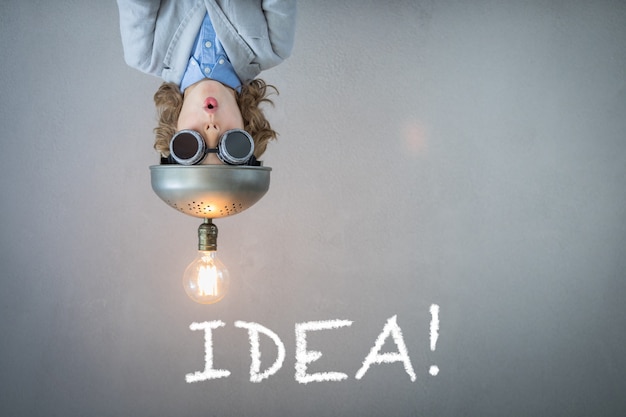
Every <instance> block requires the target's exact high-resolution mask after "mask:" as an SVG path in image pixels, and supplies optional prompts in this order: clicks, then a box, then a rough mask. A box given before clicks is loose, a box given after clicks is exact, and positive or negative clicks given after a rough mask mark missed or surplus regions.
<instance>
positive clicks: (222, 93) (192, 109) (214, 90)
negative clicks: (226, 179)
mask: <svg viewBox="0 0 626 417" xmlns="http://www.w3.org/2000/svg"><path fill="white" fill-rule="evenodd" d="M235 94H236V93H235V90H233V89H231V88H229V87H226V86H225V85H224V84H222V83H220V82H218V81H215V80H210V79H204V80H202V81H198V82H197V83H195V84H193V85H191V86H189V87H187V89H185V94H184V100H183V107H182V109H181V111H180V115H179V116H178V123H177V125H176V130H177V131H178V130H183V129H191V130H195V131H197V132H199V133H200V134H201V135H202V136H203V137H204V141H205V142H206V144H207V147H208V148H216V147H217V142H218V140H219V138H220V136H221V135H222V134H223V133H224V132H226V131H227V130H231V129H243V118H242V117H241V111H240V110H239V106H238V105H237V100H236V98H235ZM202 164H204V165H206V164H222V161H220V159H219V158H218V157H217V155H216V154H214V153H209V154H208V155H207V157H206V158H204V160H203V161H202Z"/></svg>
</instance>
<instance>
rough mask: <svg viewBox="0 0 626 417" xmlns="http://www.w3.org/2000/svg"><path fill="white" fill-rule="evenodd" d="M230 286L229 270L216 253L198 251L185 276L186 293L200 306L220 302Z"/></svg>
mask: <svg viewBox="0 0 626 417" xmlns="http://www.w3.org/2000/svg"><path fill="white" fill-rule="evenodd" d="M229 284H230V279H229V273H228V270H227V269H226V267H225V266H224V264H223V263H222V262H221V261H220V260H219V259H218V258H217V255H216V251H203V250H201V251H198V256H197V257H196V259H194V260H193V262H192V263H190V264H189V266H188V267H187V269H186V270H185V274H184V275H183V286H184V287H185V292H186V293H187V295H188V296H189V298H191V299H192V300H193V301H195V302H197V303H200V304H213V303H217V302H218V301H220V300H221V299H222V298H224V296H225V295H226V293H227V292H228V286H229Z"/></svg>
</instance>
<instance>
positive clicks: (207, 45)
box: [204, 41, 213, 48]
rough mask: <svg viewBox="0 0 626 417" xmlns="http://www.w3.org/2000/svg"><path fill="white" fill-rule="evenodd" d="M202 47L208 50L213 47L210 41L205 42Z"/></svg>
mask: <svg viewBox="0 0 626 417" xmlns="http://www.w3.org/2000/svg"><path fill="white" fill-rule="evenodd" d="M204 46H205V47H207V48H210V47H211V46H213V44H212V43H211V42H210V41H206V42H205V43H204Z"/></svg>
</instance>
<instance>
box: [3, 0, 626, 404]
mask: <svg viewBox="0 0 626 417" xmlns="http://www.w3.org/2000/svg"><path fill="white" fill-rule="evenodd" d="M117 19H118V14H117V8H116V5H115V2H113V1H108V2H104V1H96V0H91V1H87V2H85V1H63V2H61V1H17V0H15V1H2V2H0V50H2V59H1V60H0V93H1V97H2V100H0V126H1V127H2V131H1V133H0V135H1V138H2V139H1V144H2V151H1V152H0V191H1V194H2V198H1V199H0V213H1V215H0V266H1V268H0V284H1V287H0V414H2V415H7V416H87V415H93V416H199V415H203V416H207V415H216V416H460V415H467V416H529V415H533V416H538V415H546V416H548V415H549V416H590V415H595V416H623V415H625V414H626V399H625V397H624V395H623V393H624V389H625V388H626V377H625V375H626V303H625V302H624V298H625V296H626V281H625V279H626V249H625V248H626V242H625V238H626V191H625V183H626V143H625V140H626V71H625V68H626V4H625V3H624V2H622V1H593V2H582V1H569V2H562V1H551V2H544V1H529V2H516V1H508V2H507V1H503V2H493V1H486V0H476V1H463V2H461V1H444V2H435V1H430V0H423V1H422V0H417V1H410V0H405V1H390V2H387V1H384V2H383V1H357V0H349V1H330V0H328V1H326V0H324V1H301V2H300V4H299V21H298V29H297V39H296V47H295V50H294V54H293V56H292V58H291V59H290V60H288V61H287V62H286V63H284V64H283V65H281V66H280V67H278V68H275V69H272V70H270V71H268V72H266V73H265V74H263V77H264V78H265V79H266V80H267V81H268V82H270V83H273V84H275V85H276V86H277V87H278V88H279V90H280V95H279V96H277V97H275V107H274V108H269V109H268V110H267V112H268V116H269V118H270V119H271V120H272V122H273V125H274V127H275V128H276V129H277V130H278V131H279V132H280V138H279V140H278V142H276V143H274V144H272V145H270V147H269V148H268V151H267V153H266V155H265V157H264V160H265V164H266V166H270V167H272V168H273V171H272V184H271V188H270V191H269V192H268V194H267V195H266V196H265V197H264V198H263V199H262V200H261V201H260V202H259V203H257V205H255V206H254V207H253V208H251V209H249V210H248V211H246V212H244V213H241V214H238V215H236V216H233V217H229V218H226V219H222V220H219V221H216V224H217V225H218V226H219V228H220V237H219V246H220V251H219V253H220V257H221V259H222V260H223V261H224V263H225V264H227V265H228V266H229V269H230V271H231V275H232V276H233V280H234V282H233V286H232V289H231V292H230V294H229V295H228V297H227V298H226V299H224V300H223V301H222V302H220V303H219V304H216V305H213V306H202V305H198V304H195V303H193V302H191V301H190V300H189V299H188V298H187V297H186V295H185V293H184V291H183V289H182V285H181V275H182V272H183V270H184V268H185V266H186V265H187V264H188V263H189V262H190V261H191V260H192V259H193V257H194V252H195V246H196V242H197V241H196V229H197V226H198V225H199V223H200V221H199V219H195V218H192V217H188V216H184V215H181V214H179V213H177V212H176V211H174V210H172V209H171V208H169V207H167V206H166V205H165V204H163V203H162V202H161V201H160V200H159V199H158V197H156V195H154V193H153V192H152V190H151V188H150V175H149V170H148V166H149V165H152V164H155V163H156V162H157V157H156V154H155V153H154V151H153V150H152V128H153V127H154V119H155V113H154V108H153V105H152V94H153V93H154V91H155V90H156V88H157V86H158V85H159V82H160V81H159V80H158V79H156V78H152V77H149V76H146V75H143V74H140V73H138V72H136V71H134V70H132V69H130V68H128V67H126V65H125V64H124V62H123V58H122V49H121V42H120V37H119V29H118V21H117ZM431 304H437V305H439V306H440V312H439V318H440V329H439V338H438V340H437V344H436V349H435V350H434V351H432V350H431V349H430V338H429V325H430V321H431V315H430V313H429V307H430V305H431ZM394 316H395V317H396V320H397V325H398V326H399V328H401V330H402V341H403V342H404V344H405V345H406V348H407V355H408V357H409V358H410V363H411V364H412V367H413V369H414V372H415V376H416V378H415V381H412V380H411V378H410V375H409V373H408V372H407V371H406V370H405V368H404V367H403V364H402V363H400V362H396V363H385V364H373V365H372V366H371V367H370V368H369V370H368V371H367V372H366V373H365V375H363V377H362V378H361V379H357V378H356V374H357V371H358V370H359V369H360V368H361V366H362V363H363V361H364V359H365V358H366V356H367V355H368V353H369V352H370V350H371V349H372V347H374V344H375V341H376V339H377V338H378V337H379V335H380V334H381V333H382V332H383V327H384V326H385V323H386V322H387V320H388V319H390V318H392V317H394ZM337 319H341V320H350V321H351V322H352V324H351V325H350V326H344V327H341V328H336V329H332V330H320V331H316V332H309V333H308V336H307V342H308V350H309V351H312V350H315V351H320V352H322V354H323V356H322V357H321V358H319V360H317V361H314V362H311V363H310V364H309V366H308V371H307V372H309V373H318V372H330V371H333V372H340V373H344V374H346V375H347V378H346V379H345V380H343V381H335V382H330V381H324V382H311V383H308V384H301V383H299V382H297V381H296V377H295V374H296V370H295V367H296V364H297V362H298V360H297V358H296V350H297V349H296V333H295V329H296V327H297V325H298V324H302V323H307V322H312V321H324V320H337ZM215 320H220V321H223V322H224V323H225V325H224V327H221V328H219V329H216V330H215V331H214V332H213V353H214V366H215V368H222V369H227V370H229V371H230V372H231V374H230V376H229V377H227V378H222V379H215V380H208V381H203V382H196V383H191V384H190V383H187V382H186V381H185V375H186V374H188V373H193V372H195V371H201V370H203V368H204V337H203V332H201V331H191V330H190V328H189V326H190V324H191V323H192V322H204V321H215ZM236 321H246V322H254V323H258V324H260V325H263V326H265V327H266V328H268V329H271V330H272V331H273V332H274V333H276V334H277V335H278V336H279V338H280V340H281V341H282V343H283V344H284V346H285V351H286V358H285V361H284V363H283V365H282V367H281V368H280V369H279V370H278V371H277V372H276V373H275V374H274V375H272V376H270V377H269V378H267V379H265V380H263V381H262V382H260V383H253V382H250V377H249V368H250V362H251V358H250V345H249V341H248V334H247V332H246V331H245V330H244V329H241V328H238V327H236V326H235V322H236ZM261 350H262V356H261V361H262V367H263V368H265V367H267V366H269V365H270V364H271V363H272V362H273V361H274V359H275V358H276V354H277V352H276V347H275V346H274V344H273V343H272V342H271V340H270V339H269V338H266V337H262V339H261ZM383 351H385V352H389V353H393V352H396V353H398V351H399V347H398V344H397V342H394V339H393V338H392V337H391V336H389V337H387V338H386V339H385V343H384V346H383V347H382V348H381V352H383ZM431 365H437V366H438V367H439V369H440V372H439V374H438V375H437V376H431V375H430V374H429V372H428V370H429V368H430V366H431Z"/></svg>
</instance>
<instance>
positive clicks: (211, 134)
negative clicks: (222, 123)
mask: <svg viewBox="0 0 626 417" xmlns="http://www.w3.org/2000/svg"><path fill="white" fill-rule="evenodd" d="M219 137H220V129H219V126H218V125H216V124H215V123H208V124H207V125H206V126H205V127H204V139H205V140H206V144H207V146H208V147H209V148H211V149H213V148H217V142H218V140H219Z"/></svg>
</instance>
